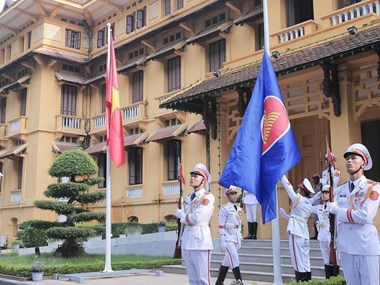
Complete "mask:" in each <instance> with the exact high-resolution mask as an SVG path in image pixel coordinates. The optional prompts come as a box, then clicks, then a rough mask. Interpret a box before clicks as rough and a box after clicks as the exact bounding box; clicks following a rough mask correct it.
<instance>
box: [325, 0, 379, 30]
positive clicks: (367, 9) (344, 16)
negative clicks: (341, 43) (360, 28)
mask: <svg viewBox="0 0 380 285" xmlns="http://www.w3.org/2000/svg"><path fill="white" fill-rule="evenodd" d="M368 14H377V15H380V1H379V0H370V1H362V2H359V3H356V4H354V5H350V6H347V7H345V8H343V9H339V10H337V11H335V12H334V13H333V14H330V15H328V16H326V17H324V18H322V20H324V21H327V22H328V23H326V24H324V26H336V25H338V24H341V23H344V22H348V21H351V20H353V19H357V18H360V17H363V16H365V15H368Z"/></svg>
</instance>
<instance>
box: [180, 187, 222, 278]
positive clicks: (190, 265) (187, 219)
mask: <svg viewBox="0 0 380 285" xmlns="http://www.w3.org/2000/svg"><path fill="white" fill-rule="evenodd" d="M214 202H215V198H214V195H213V194H211V193H210V192H207V191H206V190H205V189H200V190H198V191H197V192H195V197H194V199H193V200H191V195H188V196H187V197H186V207H185V215H184V216H182V217H181V223H182V224H185V225H186V226H185V229H184V231H183V235H182V241H181V248H182V256H183V257H184V261H185V264H186V271H187V275H188V277H189V282H190V284H191V285H210V284H211V280H210V262H209V261H210V255H211V250H212V249H213V244H212V237H211V231H210V227H209V222H210V219H211V216H212V213H213V211H214Z"/></svg>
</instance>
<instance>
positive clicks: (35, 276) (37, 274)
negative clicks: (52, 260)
mask: <svg viewBox="0 0 380 285" xmlns="http://www.w3.org/2000/svg"><path fill="white" fill-rule="evenodd" d="M43 267H44V264H43V262H42V261H35V262H33V264H32V280H33V281H41V280H42V278H43V276H44V273H43V271H42V270H43Z"/></svg>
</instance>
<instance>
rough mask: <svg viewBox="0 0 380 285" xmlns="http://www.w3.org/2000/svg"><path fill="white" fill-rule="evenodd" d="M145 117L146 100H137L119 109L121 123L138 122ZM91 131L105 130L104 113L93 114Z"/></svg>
mask: <svg viewBox="0 0 380 285" xmlns="http://www.w3.org/2000/svg"><path fill="white" fill-rule="evenodd" d="M145 117H146V102H138V103H135V104H132V105H129V106H128V107H125V108H123V109H121V118H122V120H123V125H127V124H130V123H134V122H138V121H141V120H143V119H144V118H145ZM91 126H92V129H91V133H98V132H102V131H105V130H106V127H107V118H106V114H101V115H97V116H94V117H93V118H92V119H91Z"/></svg>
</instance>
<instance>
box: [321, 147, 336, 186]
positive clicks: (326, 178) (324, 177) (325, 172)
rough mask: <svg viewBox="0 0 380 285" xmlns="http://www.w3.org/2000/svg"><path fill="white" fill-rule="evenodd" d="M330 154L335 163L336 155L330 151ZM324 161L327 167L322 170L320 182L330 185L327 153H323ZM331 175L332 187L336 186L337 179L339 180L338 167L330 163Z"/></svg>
mask: <svg viewBox="0 0 380 285" xmlns="http://www.w3.org/2000/svg"><path fill="white" fill-rule="evenodd" d="M331 155H332V159H333V160H334V161H333V164H335V162H336V156H335V155H334V154H333V153H331ZM325 162H326V165H327V168H326V169H325V170H323V171H322V178H321V181H320V182H321V183H322V185H326V184H328V185H331V182H330V172H329V167H328V164H329V159H328V154H327V153H326V155H325ZM331 176H332V178H333V182H334V184H332V185H333V187H334V189H335V188H336V187H338V183H339V180H340V170H339V169H336V168H335V166H334V165H331Z"/></svg>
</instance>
